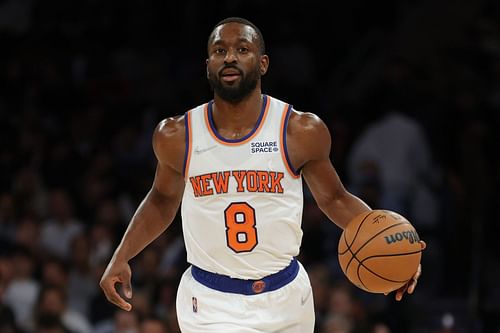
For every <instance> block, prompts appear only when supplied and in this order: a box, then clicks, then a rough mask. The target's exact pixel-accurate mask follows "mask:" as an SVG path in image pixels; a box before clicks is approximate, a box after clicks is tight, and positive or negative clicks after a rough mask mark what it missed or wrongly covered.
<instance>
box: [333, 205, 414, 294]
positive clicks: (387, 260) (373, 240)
mask: <svg viewBox="0 0 500 333" xmlns="http://www.w3.org/2000/svg"><path fill="white" fill-rule="evenodd" d="M419 240H420V239H419V237H418V234H417V232H416V230H415V228H414V227H413V226H412V225H411V224H410V222H408V220H407V219H405V218H404V217H403V216H401V215H399V214H398V213H395V212H393V211H388V210H373V211H369V212H365V213H363V214H360V215H359V216H356V217H355V218H354V219H353V220H352V221H351V222H350V223H349V225H348V226H347V227H346V228H345V229H344V231H343V232H342V235H341V237H340V240H339V246H338V256H339V262H340V266H341V267H342V271H343V272H344V274H345V275H346V276H347V278H348V279H349V281H351V282H352V283H353V284H355V285H356V286H358V287H359V288H361V289H363V290H365V291H368V292H371V293H386V292H391V291H393V290H396V289H398V288H400V287H402V286H403V285H404V284H405V283H406V282H408V281H409V280H410V279H411V278H412V276H413V275H414V274H415V273H416V271H417V268H418V265H419V263H420V258H421V255H422V249H421V246H420V243H419Z"/></svg>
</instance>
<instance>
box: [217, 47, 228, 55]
mask: <svg viewBox="0 0 500 333" xmlns="http://www.w3.org/2000/svg"><path fill="white" fill-rule="evenodd" d="M214 53H215V54H224V53H226V50H225V49H223V48H222V47H219V48H216V49H215V50H214Z"/></svg>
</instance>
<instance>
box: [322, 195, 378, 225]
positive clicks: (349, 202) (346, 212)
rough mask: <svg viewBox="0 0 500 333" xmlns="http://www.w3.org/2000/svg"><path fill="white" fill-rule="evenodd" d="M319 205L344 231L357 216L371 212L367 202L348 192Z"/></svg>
mask: <svg viewBox="0 0 500 333" xmlns="http://www.w3.org/2000/svg"><path fill="white" fill-rule="evenodd" d="M318 205H319V207H320V209H321V210H322V211H323V213H324V214H325V215H326V216H327V217H328V218H329V219H330V220H331V221H332V222H334V223H335V224H336V225H338V226H339V227H340V228H342V229H345V227H346V226H347V224H349V222H350V221H351V220H352V219H353V218H354V217H356V216H357V215H359V214H361V213H363V212H366V211H369V210H371V208H370V207H369V206H368V205H367V204H366V203H365V202H363V201H362V200H361V199H359V198H358V197H356V196H355V195H353V194H351V193H349V192H347V191H343V192H342V193H340V194H338V195H335V196H333V197H331V198H330V199H329V200H325V201H324V202H322V203H318Z"/></svg>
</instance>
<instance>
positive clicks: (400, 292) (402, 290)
mask: <svg viewBox="0 0 500 333" xmlns="http://www.w3.org/2000/svg"><path fill="white" fill-rule="evenodd" d="M407 289H408V283H406V284H405V285H404V286H402V287H401V288H399V289H398V290H397V291H396V301H400V300H402V299H403V295H404V293H405V292H406V290H407Z"/></svg>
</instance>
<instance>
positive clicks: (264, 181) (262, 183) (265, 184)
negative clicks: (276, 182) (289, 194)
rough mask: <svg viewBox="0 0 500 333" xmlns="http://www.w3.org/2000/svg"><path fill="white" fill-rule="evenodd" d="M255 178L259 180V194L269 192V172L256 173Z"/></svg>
mask: <svg viewBox="0 0 500 333" xmlns="http://www.w3.org/2000/svg"><path fill="white" fill-rule="evenodd" d="M257 177H258V179H259V192H270V191H271V188H270V187H269V172H268V171H257Z"/></svg>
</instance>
